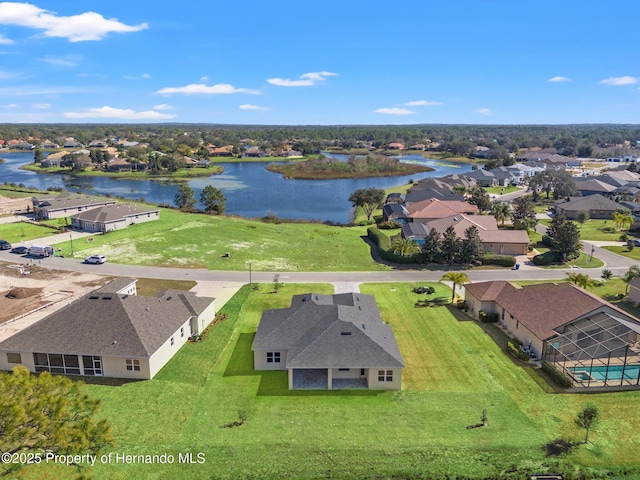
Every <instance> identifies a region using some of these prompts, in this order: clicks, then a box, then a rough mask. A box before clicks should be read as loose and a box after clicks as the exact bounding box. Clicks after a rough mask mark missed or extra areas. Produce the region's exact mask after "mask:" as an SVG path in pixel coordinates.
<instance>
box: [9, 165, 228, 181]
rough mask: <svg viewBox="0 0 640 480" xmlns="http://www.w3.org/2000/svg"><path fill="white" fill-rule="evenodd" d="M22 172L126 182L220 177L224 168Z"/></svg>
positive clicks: (37, 168)
mask: <svg viewBox="0 0 640 480" xmlns="http://www.w3.org/2000/svg"><path fill="white" fill-rule="evenodd" d="M20 168H21V169H23V170H29V171H30V172H35V173H37V174H52V175H72V176H77V177H107V178H126V179H128V180H164V179H166V178H170V179H174V180H181V179H188V178H195V177H209V176H211V175H220V174H221V173H222V172H223V171H224V167H222V166H220V165H214V166H212V167H209V168H188V169H187V168H183V169H181V170H178V171H177V172H164V171H163V172H162V173H160V174H158V175H150V174H149V173H147V172H105V171H102V170H85V171H83V172H73V171H71V170H69V169H68V168H66V167H48V168H43V167H41V166H39V165H38V164H36V163H29V164H27V165H23V166H21V167H20Z"/></svg>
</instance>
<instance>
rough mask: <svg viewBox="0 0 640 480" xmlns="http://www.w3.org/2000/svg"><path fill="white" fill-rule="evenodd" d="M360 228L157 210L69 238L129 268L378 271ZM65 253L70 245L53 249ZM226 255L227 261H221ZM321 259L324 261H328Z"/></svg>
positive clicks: (77, 247)
mask: <svg viewBox="0 0 640 480" xmlns="http://www.w3.org/2000/svg"><path fill="white" fill-rule="evenodd" d="M363 235H366V227H350V228H346V227H345V228H341V227H331V226H327V225H322V224H309V223H282V224H279V225H276V224H271V223H264V222H259V221H252V220H247V219H243V218H238V217H225V216H220V217H217V216H211V215H203V214H186V213H181V212H179V211H177V210H172V209H162V210H161V213H160V220H158V221H152V222H147V223H139V224H137V225H132V226H130V227H128V228H126V229H123V230H118V231H115V232H110V233H108V234H106V235H96V236H94V237H93V238H94V240H93V242H91V243H89V242H87V241H86V240H75V241H74V242H73V250H74V256H75V257H76V258H84V257H86V256H87V255H90V254H94V253H106V255H107V256H108V257H109V261H113V262H117V263H126V264H133V265H161V266H172V267H185V268H191V267H200V268H208V269H211V270H248V268H249V262H251V263H252V267H253V269H254V270H255V271H278V272H284V271H360V270H383V269H388V267H385V266H382V265H379V264H376V263H375V262H374V261H373V259H372V258H371V254H370V249H369V246H368V245H367V244H366V243H365V242H364V241H363V240H362V238H360V237H361V236H363ZM56 246H57V247H60V248H62V254H63V255H65V256H68V255H70V253H71V245H70V243H69V242H64V243H61V244H58V245H56ZM225 253H229V254H230V256H229V258H223V257H222V256H223V255H224V254H225ZM327 259H330V260H329V261H328V260H327Z"/></svg>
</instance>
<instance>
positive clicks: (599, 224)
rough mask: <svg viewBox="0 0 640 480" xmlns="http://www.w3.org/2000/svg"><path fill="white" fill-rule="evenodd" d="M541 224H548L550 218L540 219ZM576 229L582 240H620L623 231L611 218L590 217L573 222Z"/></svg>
mask: <svg viewBox="0 0 640 480" xmlns="http://www.w3.org/2000/svg"><path fill="white" fill-rule="evenodd" d="M540 223H541V224H542V225H546V226H549V224H550V223H551V220H546V219H545V220H540ZM575 223H576V226H577V227H578V230H580V238H581V239H583V240H596V241H611V242H617V241H618V240H620V235H622V234H623V233H625V232H624V231H623V230H617V229H616V228H615V227H614V225H613V220H593V219H590V220H588V221H587V222H585V223H584V224H582V225H581V224H580V223H578V222H575Z"/></svg>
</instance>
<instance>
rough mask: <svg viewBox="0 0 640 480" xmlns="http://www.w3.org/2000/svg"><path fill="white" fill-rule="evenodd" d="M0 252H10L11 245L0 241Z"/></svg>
mask: <svg viewBox="0 0 640 480" xmlns="http://www.w3.org/2000/svg"><path fill="white" fill-rule="evenodd" d="M0 250H11V244H10V243H9V242H7V241H6V240H0Z"/></svg>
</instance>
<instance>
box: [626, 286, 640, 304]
mask: <svg viewBox="0 0 640 480" xmlns="http://www.w3.org/2000/svg"><path fill="white" fill-rule="evenodd" d="M627 301H628V302H629V303H634V304H635V303H638V302H640V288H637V287H634V286H630V287H629V295H628V296H627Z"/></svg>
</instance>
